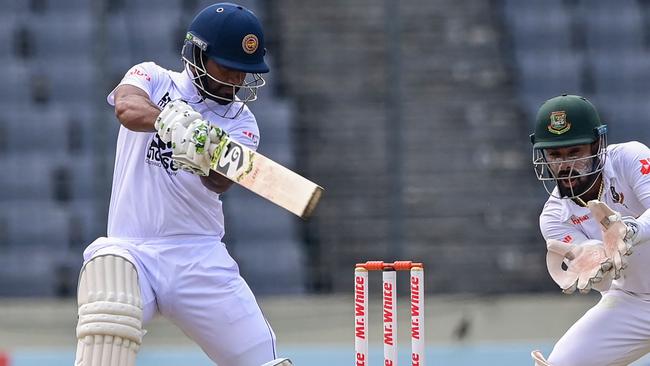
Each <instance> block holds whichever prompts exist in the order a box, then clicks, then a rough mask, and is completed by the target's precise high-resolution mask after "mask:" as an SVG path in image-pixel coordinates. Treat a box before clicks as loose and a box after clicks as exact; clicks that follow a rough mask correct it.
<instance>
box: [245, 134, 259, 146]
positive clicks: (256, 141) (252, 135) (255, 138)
mask: <svg viewBox="0 0 650 366" xmlns="http://www.w3.org/2000/svg"><path fill="white" fill-rule="evenodd" d="M243 133H244V136H246V137H248V138H249V139H251V141H253V143H254V144H255V145H257V144H258V143H259V141H260V138H259V136H257V135H256V134H254V133H252V132H250V131H244V132H243Z"/></svg>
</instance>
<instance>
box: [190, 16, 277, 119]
mask: <svg viewBox="0 0 650 366" xmlns="http://www.w3.org/2000/svg"><path fill="white" fill-rule="evenodd" d="M265 53H266V49H265V48H264V33H263V32H262V25H261V24H260V22H259V20H258V19H257V17H256V16H255V14H253V12H252V11H250V10H248V9H246V8H245V7H243V6H240V5H236V4H231V3H218V4H214V5H210V6H208V7H207V8H205V9H203V10H201V12H199V14H198V15H197V16H196V17H195V18H194V20H193V21H192V23H191V24H190V26H189V28H188V31H187V34H186V36H185V44H184V45H183V50H182V52H181V54H182V58H183V63H184V64H185V69H186V72H188V73H189V75H190V78H191V80H192V83H193V84H194V86H196V88H197V89H198V90H199V93H200V94H201V95H202V96H203V97H204V98H208V99H211V100H213V101H215V102H217V103H219V104H221V105H229V107H228V109H227V110H226V111H225V112H224V113H223V114H220V115H221V116H222V117H224V118H236V117H237V116H238V115H239V113H241V111H242V110H243V109H244V106H245V105H246V103H248V102H252V101H254V100H256V99H257V90H258V89H259V88H261V87H262V86H264V85H265V84H266V82H265V80H264V78H263V77H262V75H261V73H267V72H269V67H268V65H267V64H266V62H265V61H264V55H265ZM208 61H212V62H214V63H216V64H218V65H220V66H222V67H225V68H228V69H231V70H235V71H238V72H243V73H245V74H246V76H245V78H244V80H243V82H241V83H237V84H233V83H231V82H229V81H227V80H220V79H219V78H218V76H217V77H215V75H211V74H210V73H209V72H208V70H207V66H206V65H207V63H208ZM215 85H217V87H215ZM224 87H225V88H226V89H229V90H230V92H228V93H225V94H224V92H219V90H223V89H224ZM238 93H239V95H238ZM231 112H232V113H231Z"/></svg>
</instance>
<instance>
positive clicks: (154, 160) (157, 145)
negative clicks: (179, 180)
mask: <svg viewBox="0 0 650 366" xmlns="http://www.w3.org/2000/svg"><path fill="white" fill-rule="evenodd" d="M144 161H145V162H146V163H147V164H149V165H153V166H157V167H160V168H163V169H165V170H166V171H167V174H169V175H176V174H178V168H177V167H176V164H174V160H173V159H172V143H171V142H169V143H165V142H163V140H161V139H160V136H158V134H155V135H154V136H153V137H152V138H151V142H150V143H149V148H148V149H147V156H146V157H145V159H144Z"/></svg>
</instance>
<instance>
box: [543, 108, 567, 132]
mask: <svg viewBox="0 0 650 366" xmlns="http://www.w3.org/2000/svg"><path fill="white" fill-rule="evenodd" d="M570 129H571V123H569V121H567V120H566V112H564V111H555V112H552V113H551V123H550V124H549V125H548V130H549V132H551V133H554V134H556V135H561V134H563V133H565V132H567V131H568V130H570Z"/></svg>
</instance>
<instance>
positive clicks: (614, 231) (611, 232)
mask: <svg viewBox="0 0 650 366" xmlns="http://www.w3.org/2000/svg"><path fill="white" fill-rule="evenodd" d="M587 206H588V207H589V210H590V211H591V214H592V217H593V219H594V220H596V222H597V223H598V226H600V229H601V231H602V233H603V246H604V248H605V253H606V254H607V257H609V258H610V259H611V260H612V264H613V265H614V279H617V278H619V277H620V275H621V273H620V272H621V270H623V269H625V267H627V258H626V256H627V255H629V254H631V253H632V246H631V245H629V244H627V243H626V242H625V240H624V238H625V234H626V233H627V226H626V225H625V223H624V222H623V221H622V219H621V215H620V214H619V213H618V212H616V211H614V210H612V209H611V208H609V207H608V206H607V205H606V204H605V203H603V202H600V201H597V200H593V201H589V202H588V203H587Z"/></svg>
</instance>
